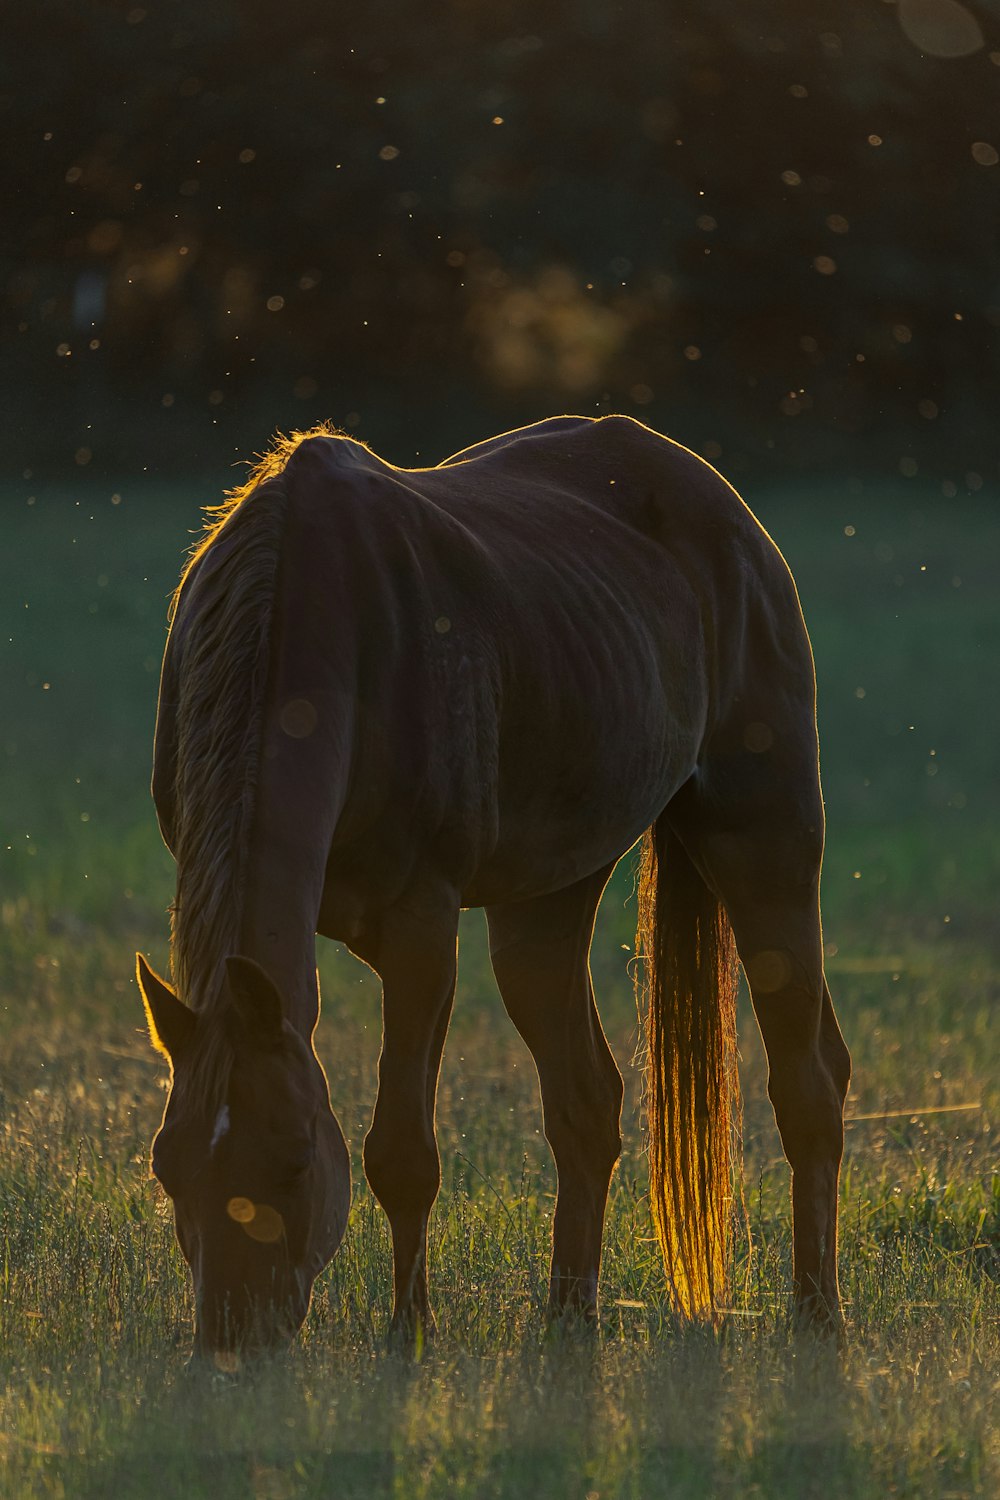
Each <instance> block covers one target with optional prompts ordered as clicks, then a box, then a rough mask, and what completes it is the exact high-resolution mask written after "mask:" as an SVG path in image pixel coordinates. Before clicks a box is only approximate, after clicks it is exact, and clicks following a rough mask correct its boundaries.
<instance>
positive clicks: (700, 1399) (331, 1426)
mask: <svg viewBox="0 0 1000 1500" xmlns="http://www.w3.org/2000/svg"><path fill="white" fill-rule="evenodd" d="M217 490H218V485H217V484H215V483H211V484H206V485H205V486H204V487H203V488H202V489H200V490H197V491H196V490H195V489H192V491H191V493H190V494H188V495H184V494H178V493H175V492H166V491H159V490H157V489H156V487H155V486H153V485H151V484H150V485H145V486H142V487H140V486H138V485H137V486H135V487H134V489H127V488H126V489H123V490H122V492H121V498H120V500H119V501H118V503H113V501H112V495H111V492H110V489H109V490H108V491H107V492H104V491H102V490H101V489H100V488H99V487H97V486H94V485H92V484H88V485H87V486H86V487H84V486H81V487H80V488H79V489H77V490H75V491H74V490H72V489H69V488H58V487H57V488H50V489H48V490H33V489H32V488H31V486H30V484H28V483H26V484H24V485H22V486H19V487H17V488H14V487H11V488H10V489H9V490H8V491H7V492H6V493H5V494H3V495H0V511H2V515H3V525H4V539H5V547H4V549H3V551H2V554H0V601H2V605H0V608H2V609H3V612H4V618H3V627H4V628H3V630H2V633H0V674H2V701H3V702H4V704H5V706H6V716H5V722H4V726H3V729H2V731H0V764H2V765H3V768H4V776H3V786H4V791H5V797H4V806H3V808H2V811H0V817H2V819H3V825H2V834H3V836H2V838H0V1037H2V1048H0V1493H2V1494H4V1495H7V1494H10V1495H16V1496H35V1495H37V1496H46V1497H48V1496H60V1495H65V1496H73V1497H77V1496H89V1495H95V1496H96V1495H101V1496H103V1495H105V1494H107V1493H115V1494H116V1495H120V1496H123V1497H126V1496H132V1495H135V1496H140V1495H141V1496H144V1497H145V1496H148V1495H151V1494H154V1495H164V1496H173V1495H178V1496H180V1495H184V1496H194V1497H197V1496H202V1495H205V1496H209V1495H210V1496H212V1497H213V1500H223V1497H228V1496H233V1497H236V1496H240V1497H243V1496H247V1495H250V1496H254V1497H261V1500H271V1497H280V1500H283V1497H286V1496H300V1495H303V1496H312V1495H316V1496H329V1495H335V1496H347V1497H351V1496H358V1497H362V1496H363V1497H366V1500H367V1497H372V1496H383V1495H384V1496H389V1495H392V1496H395V1495H400V1496H402V1495H405V1496H407V1497H409V1496H418V1497H419V1496H427V1497H432V1496H433V1497H436V1496H442V1495H445V1494H447V1495H470V1496H476V1497H480V1496H507V1495H511V1496H514V1495H517V1496H522V1495H525V1494H530V1495H537V1496H559V1497H562V1496H572V1497H577V1496H578V1497H579V1500H588V1497H592V1496H600V1497H605V1500H606V1497H610V1496H623V1497H633V1496H634V1497H636V1500H647V1497H655V1496H659V1495H664V1496H666V1495H670V1496H672V1497H673V1496H681V1497H684V1496H688V1495H690V1496H705V1495H712V1496H715V1495H720V1496H728V1495H733V1496H736V1495H739V1496H741V1497H742V1496H746V1495H754V1494H757V1495H760V1496H766V1497H785V1496H811V1495H814V1494H815V1495H817V1496H818V1495H820V1494H822V1495H823V1496H824V1497H829V1496H833V1497H838V1496H845V1497H847V1496H851V1497H854V1496H858V1497H860V1496H875V1495H878V1496H881V1495H887V1494H892V1495H900V1496H914V1497H917V1496H920V1497H924V1496H928V1495H937V1496H942V1497H944V1496H956V1497H957V1496H977V1495H982V1496H990V1495H993V1494H995V1493H997V1492H998V1490H1000V1436H998V1433H997V1429H996V1423H995V1418H994V1412H995V1406H996V1400H997V1395H998V1390H1000V1173H998V1161H997V1151H996V1146H995V1143H994V1135H993V1129H995V1126H996V1122H997V1120H998V1118H1000V1110H998V1104H1000V1083H998V1069H997V1061H998V1048H997V1042H996V1031H995V1025H996V1023H995V1019H994V1018H995V1016H996V1013H997V1003H998V999H1000V963H998V951H997V950H998V944H997V926H996V920H997V919H996V913H995V910H994V907H993V892H995V890H996V888H997V874H998V870H997V864H998V855H997V843H996V838H995V829H996V826H997V812H998V806H997V803H998V799H1000V788H998V785H997V783H996V779H995V775H994V761H995V746H996V743H997V739H998V734H1000V706H998V705H997V702H996V700H995V697H993V696H991V694H990V691H989V683H990V680H991V679H990V672H989V665H990V663H991V661H993V660H995V655H996V645H997V635H998V625H997V621H996V616H995V606H994V580H993V578H992V577H991V574H990V562H991V558H993V557H995V556H996V544H997V540H998V536H997V532H998V530H1000V524H998V522H997V521H996V520H995V518H994V517H993V515H992V514H991V512H990V508H989V506H988V504H987V503H986V502H985V501H982V500H980V499H979V498H977V499H974V500H966V501H961V502H960V501H957V500H955V501H945V500H943V499H941V498H940V497H935V496H933V495H931V494H929V493H919V492H914V491H910V490H901V491H900V492H899V493H897V494H884V493H878V494H873V495H869V494H868V493H867V492H866V491H864V490H862V489H860V488H859V487H858V486H854V487H853V488H851V487H848V486H846V485H845V486H843V487H840V488H838V487H836V486H834V485H831V486H829V487H828V489H827V490H826V491H825V492H821V493H814V494H810V495H809V496H808V497H805V498H802V497H799V496H792V495H783V494H771V495H765V496H762V497H759V498H758V499H757V509H758V511H759V513H760V514H761V515H762V517H763V518H764V519H765V521H766V522H767V523H768V524H769V526H770V527H771V529H772V531H773V532H774V534H775V535H776V536H777V537H778V539H779V540H780V541H781V543H782V545H783V547H784V550H785V551H786V555H787V556H788V557H789V560H790V561H791V563H792V565H793V568H794V570H795V572H796V576H797V578H798V581H799V585H800V591H801V593H802V597H803V602H804V605H805V608H806V613H807V617H808V619H809V621H810V625H811V628H812V633H813V638H814V644H815V648H816V654H817V661H818V667H819V675H820V689H821V730H822V736H823V746H824V776H825V788H826V794H827V802H828V813H829V818H830V839H829V850H828V859H827V868H826V877H825V912H826V939H827V950H828V966H829V974H830V982H831V987H832V988H833V990H834V995H835V999H836V1001H837V1004H838V1008H839V1011H840V1013H841V1016H842V1020H843V1024H844V1029H845V1032H846V1034H847V1036H848V1040H849V1042H850V1044H851V1046H852V1050H853V1052H854V1057H855V1069H856V1074H855V1084H854V1088H853V1090H852V1095H851V1098H850V1101H849V1113H850V1116H851V1119H850V1123H849V1127H848V1132H847V1155H846V1160H845V1171H844V1181H843V1197H842V1268H843V1269H842V1283H843V1291H844V1296H845V1302H846V1305H847V1312H848V1327H847V1333H846V1337H845V1340H844V1345H843V1348H842V1349H841V1350H840V1351H839V1352H838V1351H836V1350H833V1349H831V1348H828V1347H824V1346H821V1345H817V1344H815V1343H814V1342H813V1341H811V1340H808V1339H806V1340H802V1339H799V1338H797V1337H796V1336H795V1334H794V1332H793V1330H792V1329H791V1327H790V1323H789V1307H788V1284H789V1212H788V1195H787V1171H786V1169H785V1167H784V1165H783V1163H782V1161H781V1157H780V1150H779V1146H778V1141H777V1135H776V1132H775V1130H774V1125H773V1120H772V1117H771V1114H770V1108H769V1105H768V1103H767V1100H766V1096H765V1092H764V1082H765V1076H764V1065H763V1059H762V1056H761V1048H760V1044H759V1041H758V1040H757V1036H756V1032H755V1030H754V1028H753V1024H752V1021H751V1020H750V1018H749V1016H748V1015H747V1014H746V1008H745V1007H744V1013H743V1014H742V1016H741V1047H742V1051H743V1067H742V1076H743V1082H744V1087H745V1092H746V1123H745V1138H746V1167H745V1173H744V1193H745V1198H746V1223H745V1225H744V1227H743V1229H742V1231H741V1232H740V1236H739V1243H738V1266H737V1272H738V1274H737V1276H736V1278H735V1281H734V1291H733V1307H732V1311H731V1313H730V1314H729V1316H728V1317H727V1319H726V1321H725V1324H724V1326H723V1329H722V1331H721V1332H720V1333H719V1334H718V1335H715V1334H712V1333H709V1332H707V1331H706V1330H704V1329H701V1328H684V1327H680V1326H677V1325H676V1324H674V1323H673V1322H672V1320H671V1319H670V1318H669V1316H668V1315H667V1314H666V1312H665V1311H664V1307H665V1298H664V1284H663V1271H662V1267H661V1265H660V1262H659V1258H658V1254H657V1252H656V1247H655V1245H654V1244H653V1243H652V1238H651V1229H650V1223H649V1214H648V1205H647V1202H646V1196H645V1191H646V1190H645V1176H644V1162H643V1158H642V1155H641V1151H640V1137H639V1128H638V1115H637V1105H638V1086H637V1079H636V1077H635V1073H634V1070H630V1069H629V1068H628V1061H629V1059H630V1057H631V1055H632V1052H633V1050H634V1047H635V1041H636V1032H635V1019H634V1011H633V1007H632V1002H631V997H630V993H629V986H628V979H627V974H626V969H625V964H626V960H627V958H628V953H627V952H626V951H623V948H626V947H627V945H629V944H631V942H632V938H633V927H634V903H632V901H631V900H630V894H631V885H630V878H629V872H628V870H627V869H623V870H622V871H621V872H620V873H619V875H618V876H617V877H616V880H615V883H614V884H613V886H612V889H611V890H610V891H609V894H608V898H607V900H606V903H605V909H604V910H603V912H602V915H601V919H600V928H599V933H598V940H597V944H596V947H595V958H594V969H595V976H596V981H597V985H598V989H599V994H600V996H601V1001H602V1013H603V1014H604V1017H605V1021H606V1024H607V1028H608V1031H609V1035H610V1036H611V1038H612V1042H613V1045H614V1049H615V1052H616V1055H617V1057H618V1060H619V1063H620V1064H621V1065H622V1066H623V1070H624V1071H625V1072H626V1074H627V1090H628V1091H627V1095H626V1111H625V1124H626V1131H625V1134H626V1149H625V1154H624V1157H623V1160H622V1163H621V1165H620V1168H619V1171H618V1173H617V1174H616V1177H615V1181H614V1185H613V1190H612V1197H611V1203H610V1208H609V1215H608V1226H607V1234H606V1241H605V1244H606V1249H605V1263H604V1280H603V1288H602V1315H601V1329H600V1334H599V1336H598V1337H596V1338H593V1339H590V1338H587V1337H584V1336H581V1335H579V1334H574V1333H573V1332H569V1333H565V1332H564V1333H562V1334H553V1333H551V1332H549V1331H547V1330H546V1327H545V1323H544V1319H543V1316H542V1313H543V1304H544V1297H545V1279H546V1256H547V1240H548V1234H549V1227H550V1221H551V1212H552V1205H553V1191H554V1175H553V1171H552V1167H551V1163H550V1161H549V1158H548V1153H547V1149H546V1147H545V1144H544V1141H543V1139H542V1137H541V1134H540V1112H539V1108H538V1103H537V1097H536V1084H535V1079H534V1073H533V1069H532V1066H531V1062H530V1059H529V1058H528V1056H527V1054H526V1052H525V1051H524V1049H523V1047H522V1046H521V1044H520V1042H519V1041H518V1039H517V1038H516V1036H515V1035H514V1034H513V1032H512V1030H511V1028H510V1027H509V1025H508V1024H507V1022H506V1021H505V1019H504V1018H503V1016H502V1012H501V1009H500V1005H499V1000H498V999H497V997H496V994H495V990H494V989H493V987H492V982H491V980H490V977H489V974H488V965H487V960H486V954H485V947H484V943H483V935H482V922H481V918H480V917H479V916H478V914H475V913H473V914H470V915H469V916H468V917H467V918H466V919H465V925H464V928H463V936H462V965H461V978H460V992H459V998H458V1004H457V1007H456V1017H455V1023H454V1025H453V1028H452V1032H451V1035H450V1037H449V1043H448V1048H447V1051H446V1056H445V1065H444V1072H443V1077H442V1088H441V1098H440V1107H439V1123H440V1130H439V1135H440V1144H441V1154H442V1161H443V1169H444V1184H443V1189H442V1194H441V1197H440V1199H439V1201H438V1206H437V1209H436V1211H435V1216H434V1220H433V1226H432V1234H433V1245H432V1275H433V1284H434V1298H435V1304H436V1309H437V1314H438V1321H439V1329H440V1331H439V1337H438V1338H437V1340H436V1341H435V1343H434V1345H433V1347H430V1348H428V1349H426V1350H425V1351H424V1352H423V1356H422V1358H421V1359H419V1360H418V1361H416V1362H410V1361H405V1360H403V1359H401V1358H399V1357H398V1356H396V1355H394V1354H392V1353H390V1352H388V1351H387V1350H386V1348H385V1344H384V1334H385V1328H386V1323H387V1318H388V1311H389V1289H390V1261H389V1242H388V1235H387V1230H386V1226H385V1222H384V1219H383V1217H382V1215H381V1212H380V1211H379V1210H378V1209H377V1207H376V1206H375V1205H374V1203H373V1201H372V1199H371V1197H370V1195H369V1194H368V1192H367V1189H366V1187H365V1185H364V1182H363V1176H362V1174H361V1171H360V1162H359V1159H358V1156H359V1147H360V1141H361V1137H362V1134H363V1131H364V1128H365V1125H366V1123H367V1119H368V1117H369V1114H370V1110H371V1105H372V1102H373V1098H374V1078H375V1059H376V1055H377V1048H378V1040H379V1037H378V997H377V991H376V989H375V986H374V984H373V982H372V980H371V979H370V978H368V977H366V976H365V975H364V973H363V972H362V971H361V970H360V969H359V968H358V967H357V966H356V965H354V964H353V962H352V961H351V960H350V959H349V958H347V957H346V956H345V955H343V954H341V953H339V952H338V951H337V950H336V949H335V948H334V947H333V945H321V952H320V962H321V968H322V973H323V987H324V996H325V1019H324V1022H323V1025H322V1027H321V1032H320V1038H321V1043H320V1045H321V1051H322V1053H323V1056H324V1061H325V1062H326V1065H327V1068H328V1071H329V1074H330V1079H331V1088H332V1093H333V1098H334V1101H335V1104H336V1107H337V1110H338V1113H339V1115H340V1118H341V1120H342V1123H343V1125H344V1128H345V1131H346V1133H347V1135H348V1137H349V1139H350V1141H351V1144H352V1149H353V1151H354V1155H355V1178H356V1186H355V1198H354V1207H353V1212H352V1219H351V1224H350V1227H349V1231H348V1235H347V1238H346V1240H345V1243H344V1246H343V1248H342V1250H341V1252H340V1254H339V1256H338V1257H337V1259H336V1261H335V1262H334V1264H333V1266H332V1267H331V1268H330V1270H329V1271H328V1272H327V1273H326V1274H325V1275H324V1277H323V1278H322V1279H321V1281H320V1283H319V1285H318V1288H317V1293H316V1296H315V1298H314V1302H313V1307H312V1310H311V1313H310V1316H309V1320H308V1323H307V1325H306V1328H305V1329H304V1331H303V1334H302V1336H301V1338H300V1339H299V1341H298V1343H297V1345H296V1348H295V1350H294V1352H293V1353H292V1355H291V1356H290V1358H288V1359H287V1360H283V1361H280V1362H275V1363H274V1364H269V1365H266V1366H263V1367H261V1368H260V1369H259V1370H258V1371H257V1372H256V1373H255V1375H254V1376H253V1378H252V1379H249V1380H247V1381H244V1382H243V1383H241V1384H240V1385H239V1386H237V1387H231V1386H227V1385H216V1384H213V1383H212V1382H203V1381H200V1380H196V1379H192V1378H191V1377H188V1376H187V1375H186V1374H185V1373H184V1360H185V1357H186V1354H187V1347H188V1341H189V1337H190V1324H191V1302H190V1291H189V1287H188V1281H187V1273H186V1270H185V1268H184V1266H183V1263H182V1261H181V1259H180V1256H179V1253H178V1251H177V1248H176V1245H175V1243H174V1239H173V1231H172V1225H171V1220H170V1216H169V1211H168V1209H167V1207H166V1206H165V1204H164V1202H163V1200H162V1198H161V1196H160V1193H159V1190H158V1188H157V1187H156V1186H155V1184H153V1183H151V1181H150V1179H149V1176H148V1165H147V1162H148V1143H149V1140H150V1138H151V1135H152V1132H153V1130H154V1129H155V1126H156V1122H157V1119H158V1115H159V1111H160V1109H161V1108H162V1100H163V1095H162V1083H163V1076H162V1069H161V1067H160V1065H159V1063H158V1061H157V1059H156V1058H155V1057H154V1056H153V1054H152V1052H151V1051H150V1050H149V1048H148V1045H147V1044H146V1042H145V1040H144V1038H143V1037H142V1035H141V1034H140V1031H139V1025H140V1016H139V1006H138V999H137V996H136V993H135V989H134V985H133V983H132V980H131V977H130V976H131V954H132V951H133V950H134V948H135V947H140V948H142V949H143V950H144V951H148V952H150V953H151V956H152V958H153V960H154V962H157V963H159V964H161V966H165V962H166V917H165V908H166V906H167V903H168V901H169V899H170V896H171V890H172V872H171V865H170V860H169V858H168V856H167V855H166V854H165V852H164V851H163V850H162V847H161V846H160V845H159V841H158V838H157V834H156V829H155V823H154V820H153V815H152V808H151V805H150V803H149V801H148V793H147V790H146V784H147V780H148V765H149V742H150V738H151V732H152V721H153V713H154V706H155V685H156V671H157V666H158V658H159V653H160V649H161V647H162V641H163V621H164V608H165V601H166V597H167V594H168V593H169V590H170V588H171V586H172V583H173V581H174V578H175V575H176V572H177V569H178V565H179V557H180V552H181V550H182V548H183V546H184V545H185V542H186V539H187V532H188V530H189V529H190V528H192V527H193V526H194V525H195V524H196V521H197V514H196V512H197V506H198V504H199V503H200V502H201V500H202V499H205V498H207V499H211V498H213V497H214V495H215V494H216V493H217ZM31 496H34V500H33V503H32V504H28V500H29V497H31ZM846 527H852V528H853V534H852V535H848V534H846V533H845V528H846ZM890 554H891V555H890ZM921 569H924V570H925V571H921ZM956 579H958V580H960V581H959V582H957V583H956V582H955V580H956ZM25 605H27V608H26V609H25V608H24V606H25ZM46 684H48V686H46ZM858 689H864V696H863V697H860V696H858ZM910 725H913V726H914V727H913V728H912V729H911V728H910V727H909V726H910ZM932 751H933V752H934V753H933V754H932V753H931V752H932Z"/></svg>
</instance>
